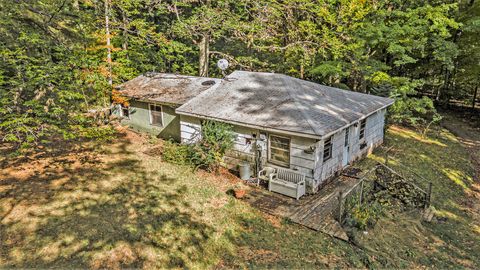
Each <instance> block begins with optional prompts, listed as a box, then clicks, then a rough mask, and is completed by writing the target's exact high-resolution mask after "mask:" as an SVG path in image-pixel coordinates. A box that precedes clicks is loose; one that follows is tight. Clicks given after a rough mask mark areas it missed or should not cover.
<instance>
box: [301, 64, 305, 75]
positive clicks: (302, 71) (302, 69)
mask: <svg viewBox="0 0 480 270" xmlns="http://www.w3.org/2000/svg"><path fill="white" fill-rule="evenodd" d="M304 77H305V67H304V66H303V62H302V63H301V64H300V79H303V78H304Z"/></svg>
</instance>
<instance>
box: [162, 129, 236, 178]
mask: <svg viewBox="0 0 480 270" xmlns="http://www.w3.org/2000/svg"><path fill="white" fill-rule="evenodd" d="M232 128H233V127H232V126H231V125H228V124H225V123H221V122H215V121H210V120H207V121H204V122H203V123H202V131H201V139H200V140H199V141H198V142H197V143H195V144H191V145H180V144H177V143H174V142H172V141H167V142H165V144H164V147H163V159H164V160H165V161H168V162H171V163H175V164H190V165H193V166H195V168H202V169H205V170H208V171H217V170H218V168H219V167H220V166H221V165H222V162H223V157H224V155H225V153H226V152H227V151H228V150H229V149H231V148H232V146H233V141H234V134H233V131H232Z"/></svg>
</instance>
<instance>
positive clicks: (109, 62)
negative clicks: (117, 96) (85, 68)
mask: <svg viewBox="0 0 480 270" xmlns="http://www.w3.org/2000/svg"><path fill="white" fill-rule="evenodd" d="M109 14H110V0H105V37H106V39H107V67H108V75H107V79H108V84H109V85H110V88H111V86H112V84H113V80H112V48H111V43H110V18H109ZM110 91H111V89H109V91H108V96H110V97H111V95H110ZM110 99H111V98H110ZM110 103H111V100H110ZM103 105H104V106H105V107H107V106H108V103H107V95H105V96H104V99H103Z"/></svg>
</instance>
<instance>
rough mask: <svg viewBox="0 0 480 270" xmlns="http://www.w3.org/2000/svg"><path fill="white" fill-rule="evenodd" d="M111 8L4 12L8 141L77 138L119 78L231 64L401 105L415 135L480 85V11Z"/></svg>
mask: <svg viewBox="0 0 480 270" xmlns="http://www.w3.org/2000/svg"><path fill="white" fill-rule="evenodd" d="M107 3H109V5H108V8H107V9H106V10H105V5H104V4H105V2H104V1H90V0H75V1H63V0H46V1H41V2H38V1H33V0H20V1H14V2H12V3H10V2H9V1H1V2H0V58H1V61H0V119H1V121H0V139H1V140H3V141H9V142H13V143H15V144H17V145H20V144H22V143H30V144H33V145H34V144H35V142H38V141H39V140H41V139H42V138H43V137H48V136H51V135H52V134H55V133H59V134H63V132H64V131H65V132H71V130H70V126H71V125H77V124H78V122H77V121H76V120H75V118H76V117H77V116H78V115H81V114H82V113H84V112H86V111H87V110H89V109H97V108H99V107H107V106H108V105H109V102H110V94H111V86H110V85H109V84H108V79H107V78H108V77H109V76H108V75H109V72H110V68H111V71H112V77H113V84H114V85H117V84H120V83H123V82H125V81H126V80H129V79H132V78H134V77H135V76H137V75H139V74H141V73H145V72H149V71H157V72H169V73H182V74H190V75H194V74H198V73H199V71H200V70H201V69H207V70H206V71H209V74H210V76H222V74H220V71H219V70H218V68H216V67H215V66H214V65H215V61H210V62H208V60H216V59H218V58H227V59H228V60H229V61H230V62H231V65H232V66H231V70H234V69H246V70H256V71H274V72H282V73H287V74H290V75H292V76H296V77H301V78H306V79H309V80H313V81H317V82H320V83H323V84H327V85H331V86H335V87H340V88H343V89H349V90H352V91H359V92H371V93H377V94H380V95H384V96H390V97H393V98H395V99H396V101H397V102H396V104H395V105H394V107H393V108H392V110H391V115H392V119H393V121H396V122H401V123H407V124H410V125H419V124H422V125H425V124H428V123H431V122H432V120H433V119H436V114H435V111H434V109H433V108H434V106H433V102H432V100H436V101H438V102H441V101H448V100H466V99H470V100H471V99H472V95H473V91H474V89H475V86H477V85H478V84H479V81H478V78H479V77H480V76H479V74H480V73H479V71H480V70H479V68H478V67H479V65H478V63H479V59H480V58H479V57H480V56H479V53H478V52H479V51H480V50H478V46H476V45H475V44H478V37H479V36H480V35H479V34H478V33H479V29H480V27H479V26H480V23H479V22H480V19H479V15H478V14H480V13H479V12H478V10H479V8H480V2H479V1H460V2H458V4H457V3H453V2H442V1H413V0H407V1H401V2H399V1H384V0H382V1H377V2H373V1H358V0H345V1H343V0H342V1H340V0H333V1H326V0H320V1H306V0H286V1H269V0H258V1H254V2H252V1H247V0H236V1H234V0H221V1H187V0H179V1H151V0H125V1H119V0H110V1H108V2H107ZM106 16H108V18H109V21H110V29H109V30H110V39H111V46H110V47H109V48H108V49H110V50H111V52H112V63H111V65H110V63H109V62H108V61H107V60H106V53H107V46H106V35H105V33H106V31H105V19H106V18H105V17H106ZM199 60H200V61H199ZM202 61H203V62H206V64H205V65H203V66H202V68H200V63H199V62H202ZM204 71H205V70H204ZM227 72H228V71H227ZM204 74H205V73H204ZM82 125H89V123H88V122H83V123H82ZM32 138H34V139H33V140H32ZM212 158H213V157H212ZM213 159H215V158H213Z"/></svg>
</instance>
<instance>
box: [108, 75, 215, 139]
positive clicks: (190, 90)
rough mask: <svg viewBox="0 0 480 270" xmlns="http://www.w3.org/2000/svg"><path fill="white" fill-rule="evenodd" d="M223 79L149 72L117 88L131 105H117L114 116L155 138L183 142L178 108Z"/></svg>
mask: <svg viewBox="0 0 480 270" xmlns="http://www.w3.org/2000/svg"><path fill="white" fill-rule="evenodd" d="M220 81H221V79H215V78H204V77H195V76H186V75H178V74H165V73H147V74H144V75H141V76H138V77H137V78H135V79H133V80H130V81H128V82H126V83H124V84H122V85H120V86H118V87H117V90H119V93H120V94H121V95H122V96H124V97H127V98H129V104H128V106H124V105H117V106H116V107H115V109H114V111H113V114H116V115H119V116H121V117H122V118H123V119H122V121H121V122H122V124H126V125H128V126H130V127H131V128H132V129H134V130H137V131H142V132H147V133H150V134H152V135H155V136H158V137H161V138H165V139H174V140H176V141H178V142H180V140H181V138H180V117H179V115H177V114H176V113H175V109H176V108H178V107H179V106H181V105H183V104H184V103H185V102H187V101H189V100H190V99H192V98H194V97H196V96H197V95H198V94H200V93H202V92H203V91H205V90H207V89H210V88H212V87H216V86H218V85H219V84H220Z"/></svg>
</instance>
